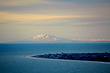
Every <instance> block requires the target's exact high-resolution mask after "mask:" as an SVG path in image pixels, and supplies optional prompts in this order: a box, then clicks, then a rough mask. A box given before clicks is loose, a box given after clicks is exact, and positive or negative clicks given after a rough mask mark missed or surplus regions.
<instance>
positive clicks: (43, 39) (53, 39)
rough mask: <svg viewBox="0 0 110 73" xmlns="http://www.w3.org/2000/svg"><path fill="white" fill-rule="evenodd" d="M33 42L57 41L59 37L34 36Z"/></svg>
mask: <svg viewBox="0 0 110 73" xmlns="http://www.w3.org/2000/svg"><path fill="white" fill-rule="evenodd" d="M30 40H31V41H56V40H58V38H57V37H55V36H53V35H48V34H40V35H36V36H34V37H33V38H32V39H30Z"/></svg>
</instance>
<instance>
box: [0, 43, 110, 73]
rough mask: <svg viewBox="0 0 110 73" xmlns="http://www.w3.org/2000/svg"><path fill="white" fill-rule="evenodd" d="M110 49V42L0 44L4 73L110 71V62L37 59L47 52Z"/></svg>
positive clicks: (1, 67)
mask: <svg viewBox="0 0 110 73" xmlns="http://www.w3.org/2000/svg"><path fill="white" fill-rule="evenodd" d="M61 52H64V53H88V52H89V53H93V52H95V53H101V52H109V53H110V43H59V44H55V43H54V44H0V73H110V63H108V62H106V63H104V62H93V61H77V60H75V61H73V60H53V59H51V60H50V59H36V58H30V57H27V56H30V55H37V54H47V53H61Z"/></svg>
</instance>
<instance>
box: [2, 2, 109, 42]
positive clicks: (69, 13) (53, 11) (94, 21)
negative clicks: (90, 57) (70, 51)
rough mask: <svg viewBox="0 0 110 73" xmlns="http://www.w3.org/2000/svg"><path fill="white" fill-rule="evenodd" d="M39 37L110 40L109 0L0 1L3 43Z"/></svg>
mask: <svg viewBox="0 0 110 73" xmlns="http://www.w3.org/2000/svg"><path fill="white" fill-rule="evenodd" d="M40 34H49V35H54V36H56V37H60V38H66V39H70V40H74V41H110V0H78V1H77V0H0V43H7V42H11V41H21V40H26V39H29V38H32V37H34V36H37V35H40Z"/></svg>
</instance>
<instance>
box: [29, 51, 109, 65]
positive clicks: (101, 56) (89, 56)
mask: <svg viewBox="0 0 110 73" xmlns="http://www.w3.org/2000/svg"><path fill="white" fill-rule="evenodd" d="M28 57H31V58H37V59H38V58H39V59H58V60H80V61H97V62H108V63H109V62H110V53H107V52H106V53H61V54H58V53H56V54H44V55H32V56H28Z"/></svg>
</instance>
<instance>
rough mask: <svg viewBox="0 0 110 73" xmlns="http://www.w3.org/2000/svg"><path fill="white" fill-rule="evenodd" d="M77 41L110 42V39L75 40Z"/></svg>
mask: <svg viewBox="0 0 110 73" xmlns="http://www.w3.org/2000/svg"><path fill="white" fill-rule="evenodd" d="M73 40H75V41H110V39H73Z"/></svg>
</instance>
